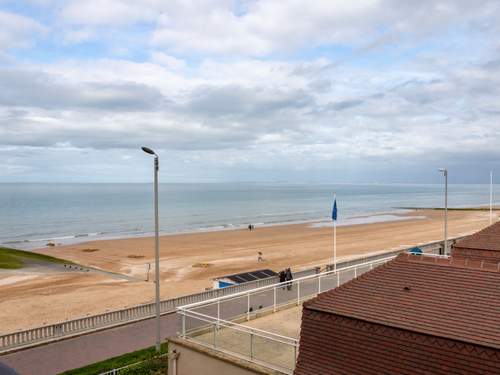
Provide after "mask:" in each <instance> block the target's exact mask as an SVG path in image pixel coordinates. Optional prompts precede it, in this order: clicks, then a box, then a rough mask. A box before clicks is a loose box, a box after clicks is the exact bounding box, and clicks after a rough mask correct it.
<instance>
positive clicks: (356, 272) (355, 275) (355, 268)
mask: <svg viewBox="0 0 500 375" xmlns="http://www.w3.org/2000/svg"><path fill="white" fill-rule="evenodd" d="M356 277H358V267H354V278H356Z"/></svg>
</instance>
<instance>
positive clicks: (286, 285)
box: [177, 255, 397, 374]
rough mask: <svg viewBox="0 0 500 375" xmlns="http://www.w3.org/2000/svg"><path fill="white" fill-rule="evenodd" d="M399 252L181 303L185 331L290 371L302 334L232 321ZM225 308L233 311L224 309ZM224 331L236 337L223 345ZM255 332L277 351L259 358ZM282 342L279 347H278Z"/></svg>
mask: <svg viewBox="0 0 500 375" xmlns="http://www.w3.org/2000/svg"><path fill="white" fill-rule="evenodd" d="M396 256H397V255H391V256H388V257H385V258H382V259H376V260H374V261H369V262H364V263H360V264H357V265H352V266H346V267H339V268H337V270H334V271H327V272H322V273H318V274H316V275H309V276H304V277H299V278H296V279H294V280H292V281H287V282H282V283H276V284H273V285H268V286H263V287H259V288H255V289H252V290H248V291H243V292H239V293H234V294H232V295H229V296H223V297H217V298H214V299H211V300H207V301H203V302H195V303H192V304H189V305H186V306H181V307H178V308H177V312H178V313H179V314H180V316H181V329H180V335H181V337H183V338H185V339H188V340H191V341H194V342H196V343H198V344H201V345H204V346H209V347H211V348H213V349H215V350H219V351H223V352H225V353H227V354H230V355H235V356H236V357H240V358H244V359H247V360H250V361H252V362H256V363H260V364H261V365H264V366H266V367H269V368H272V369H277V370H280V371H283V372H285V373H290V374H291V373H293V370H294V368H295V360H296V356H297V349H298V340H297V339H294V338H291V337H286V336H282V335H278V334H276V333H272V332H268V331H263V330H260V329H257V328H252V327H249V326H245V325H241V324H238V323H235V322H231V320H238V319H243V320H245V319H246V320H247V321H248V320H250V319H251V317H252V315H253V316H255V315H256V314H257V313H261V312H264V311H271V310H272V312H276V311H277V309H278V307H280V306H285V305H290V304H296V305H297V306H298V305H300V303H301V302H302V301H304V300H307V299H309V298H311V297H313V296H315V295H317V294H319V293H321V292H324V291H326V290H329V289H333V288H336V287H337V286H339V285H341V284H343V283H345V282H347V281H349V280H352V279H354V278H356V277H358V276H360V275H361V274H363V273H364V272H367V271H369V270H372V269H373V268H375V267H377V266H379V265H382V264H385V263H386V262H388V261H390V260H392V259H394V258H395V257H396ZM257 305H258V306H259V308H258V309H253V306H257ZM224 308H225V309H227V310H229V311H224ZM222 316H224V317H222ZM235 331H237V332H238V335H236V334H235V333H234V332H235ZM220 332H226V333H225V335H224V336H225V337H228V338H231V337H232V336H237V337H235V339H234V340H232V341H231V340H229V339H226V342H224V341H223V343H224V344H226V345H223V344H221V343H220V341H221V340H220V339H218V336H221V335H222V334H221V333H220ZM241 332H244V333H245V335H246V336H249V339H247V338H245V337H241V336H242V335H241ZM245 335H244V336H245ZM254 337H258V338H260V346H261V347H265V348H272V351H273V353H274V355H273V356H267V357H266V356H262V358H256V356H255V354H254V344H253V343H254V341H255V339H254ZM248 340H249V342H250V348H249V349H248V348H246V349H245V350H243V353H242V350H235V348H238V347H240V346H241V342H245V341H248ZM228 341H231V342H228ZM277 346H278V347H279V349H277V348H276V347H277ZM267 351H269V350H267Z"/></svg>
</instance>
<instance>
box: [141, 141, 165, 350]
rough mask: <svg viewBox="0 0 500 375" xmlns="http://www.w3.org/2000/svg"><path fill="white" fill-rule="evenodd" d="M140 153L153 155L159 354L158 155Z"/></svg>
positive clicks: (157, 341)
mask: <svg viewBox="0 0 500 375" xmlns="http://www.w3.org/2000/svg"><path fill="white" fill-rule="evenodd" d="M141 148H142V151H144V152H145V153H147V154H150V155H154V157H155V159H154V176H155V177H154V190H155V192H154V205H155V286H156V299H155V301H156V351H157V352H158V353H160V349H161V334H160V240H159V233H158V232H159V223H158V222H159V220H158V170H159V169H160V168H159V161H158V155H156V153H155V152H154V151H153V150H151V149H150V148H147V147H141Z"/></svg>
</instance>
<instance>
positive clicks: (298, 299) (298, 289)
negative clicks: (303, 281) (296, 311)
mask: <svg viewBox="0 0 500 375" xmlns="http://www.w3.org/2000/svg"><path fill="white" fill-rule="evenodd" d="M298 305H300V280H299V282H298V283H297V306H298Z"/></svg>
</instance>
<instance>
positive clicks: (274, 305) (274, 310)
mask: <svg viewBox="0 0 500 375" xmlns="http://www.w3.org/2000/svg"><path fill="white" fill-rule="evenodd" d="M273 312H276V287H274V302H273Z"/></svg>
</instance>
